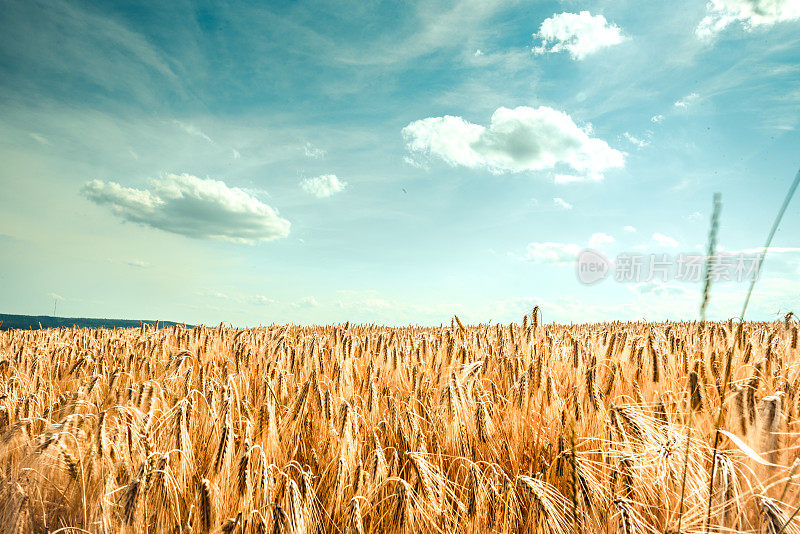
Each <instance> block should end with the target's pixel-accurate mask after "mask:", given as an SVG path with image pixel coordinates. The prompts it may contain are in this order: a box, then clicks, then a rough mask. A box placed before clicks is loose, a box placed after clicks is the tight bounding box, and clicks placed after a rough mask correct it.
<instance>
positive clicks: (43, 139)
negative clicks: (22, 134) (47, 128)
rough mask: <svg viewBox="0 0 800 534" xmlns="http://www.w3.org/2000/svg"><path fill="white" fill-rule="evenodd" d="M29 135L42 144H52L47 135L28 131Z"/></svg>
mask: <svg viewBox="0 0 800 534" xmlns="http://www.w3.org/2000/svg"><path fill="white" fill-rule="evenodd" d="M28 135H29V136H31V139H33V140H34V141H36V142H37V143H39V144H41V145H49V144H50V141H48V140H47V138H46V137H45V136H43V135H40V134H37V133H35V132H30V133H28Z"/></svg>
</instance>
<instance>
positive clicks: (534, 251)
mask: <svg viewBox="0 0 800 534" xmlns="http://www.w3.org/2000/svg"><path fill="white" fill-rule="evenodd" d="M580 251H581V247H579V246H578V245H574V244H569V243H554V242H551V241H548V242H544V243H528V246H527V249H526V251H525V254H524V255H523V256H522V259H523V260H526V261H532V262H533V263H570V262H574V261H575V260H576V258H577V257H578V254H579V253H580Z"/></svg>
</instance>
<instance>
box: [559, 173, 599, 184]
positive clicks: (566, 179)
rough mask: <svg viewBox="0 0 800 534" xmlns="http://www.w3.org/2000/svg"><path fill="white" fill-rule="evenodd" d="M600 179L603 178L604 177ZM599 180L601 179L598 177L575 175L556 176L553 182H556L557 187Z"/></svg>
mask: <svg viewBox="0 0 800 534" xmlns="http://www.w3.org/2000/svg"><path fill="white" fill-rule="evenodd" d="M600 178H602V176H601V177H600ZM598 179H599V178H598V176H597V175H590V176H580V175H575V174H556V175H555V176H554V177H553V182H555V183H556V184H557V185H563V184H574V183H578V182H586V181H596V180H598Z"/></svg>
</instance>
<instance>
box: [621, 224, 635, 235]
mask: <svg viewBox="0 0 800 534" xmlns="http://www.w3.org/2000/svg"><path fill="white" fill-rule="evenodd" d="M622 229H623V230H625V231H626V232H629V233H633V232H635V231H636V228H634V227H633V226H630V225H628V226H623V227H622Z"/></svg>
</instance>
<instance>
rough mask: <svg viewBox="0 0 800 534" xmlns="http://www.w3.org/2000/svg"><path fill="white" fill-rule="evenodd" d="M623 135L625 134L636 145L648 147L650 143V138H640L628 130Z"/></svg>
mask: <svg viewBox="0 0 800 534" xmlns="http://www.w3.org/2000/svg"><path fill="white" fill-rule="evenodd" d="M622 135H624V136H625V139H627V140H628V141H630V142H631V144H633V145H636V146H637V147H639V148H644V147H646V146H647V145H649V144H650V140H649V139H639V138H638V137H634V136H633V135H631V134H630V133H628V132H625V133H624V134H622Z"/></svg>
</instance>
